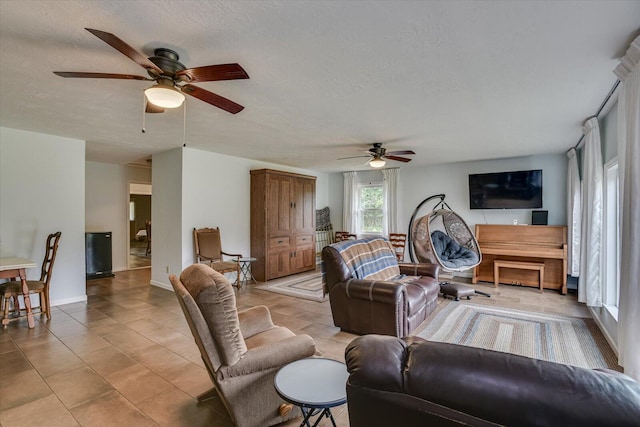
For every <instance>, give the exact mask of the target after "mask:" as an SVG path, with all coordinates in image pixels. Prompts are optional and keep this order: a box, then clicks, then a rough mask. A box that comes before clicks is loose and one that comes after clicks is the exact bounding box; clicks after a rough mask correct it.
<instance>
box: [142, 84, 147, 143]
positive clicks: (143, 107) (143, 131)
mask: <svg viewBox="0 0 640 427" xmlns="http://www.w3.org/2000/svg"><path fill="white" fill-rule="evenodd" d="M146 109H147V100H146V98H145V95H144V92H142V133H146V132H147V130H146V129H145V128H144V124H145V123H144V119H145V117H144V116H145V110H146Z"/></svg>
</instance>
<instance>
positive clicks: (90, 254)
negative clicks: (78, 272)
mask: <svg viewBox="0 0 640 427" xmlns="http://www.w3.org/2000/svg"><path fill="white" fill-rule="evenodd" d="M84 241H85V254H86V264H87V280H89V279H98V278H100V277H113V272H112V271H111V269H112V266H111V232H110V231H109V232H104V233H85V234H84Z"/></svg>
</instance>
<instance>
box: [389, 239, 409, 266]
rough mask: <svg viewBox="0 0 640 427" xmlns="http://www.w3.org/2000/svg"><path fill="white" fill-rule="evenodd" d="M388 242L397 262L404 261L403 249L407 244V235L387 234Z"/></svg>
mask: <svg viewBox="0 0 640 427" xmlns="http://www.w3.org/2000/svg"><path fill="white" fill-rule="evenodd" d="M389 242H391V246H393V250H394V251H395V252H396V257H398V262H403V261H404V247H405V246H406V243H407V235H406V234H403V233H389Z"/></svg>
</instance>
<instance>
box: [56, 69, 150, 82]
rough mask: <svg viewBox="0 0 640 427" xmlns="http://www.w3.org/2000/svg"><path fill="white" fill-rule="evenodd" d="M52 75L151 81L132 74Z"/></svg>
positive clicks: (70, 72) (73, 73)
mask: <svg viewBox="0 0 640 427" xmlns="http://www.w3.org/2000/svg"><path fill="white" fill-rule="evenodd" d="M53 74H55V75H58V76H60V77H79V78H84V79H123V80H153V79H150V78H148V77H142V76H136V75H133V74H111V73H77V72H74V71H54V72H53Z"/></svg>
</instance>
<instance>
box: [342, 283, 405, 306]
mask: <svg viewBox="0 0 640 427" xmlns="http://www.w3.org/2000/svg"><path fill="white" fill-rule="evenodd" d="M405 289H406V285H405V284H404V283H398V282H388V281H375V280H359V279H351V280H348V281H347V282H346V283H345V284H344V291H345V293H346V294H347V297H349V298H352V299H361V300H366V301H375V302H381V303H385V304H396V302H397V301H398V295H399V294H400V293H402V292H403V291H404V290H405Z"/></svg>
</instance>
